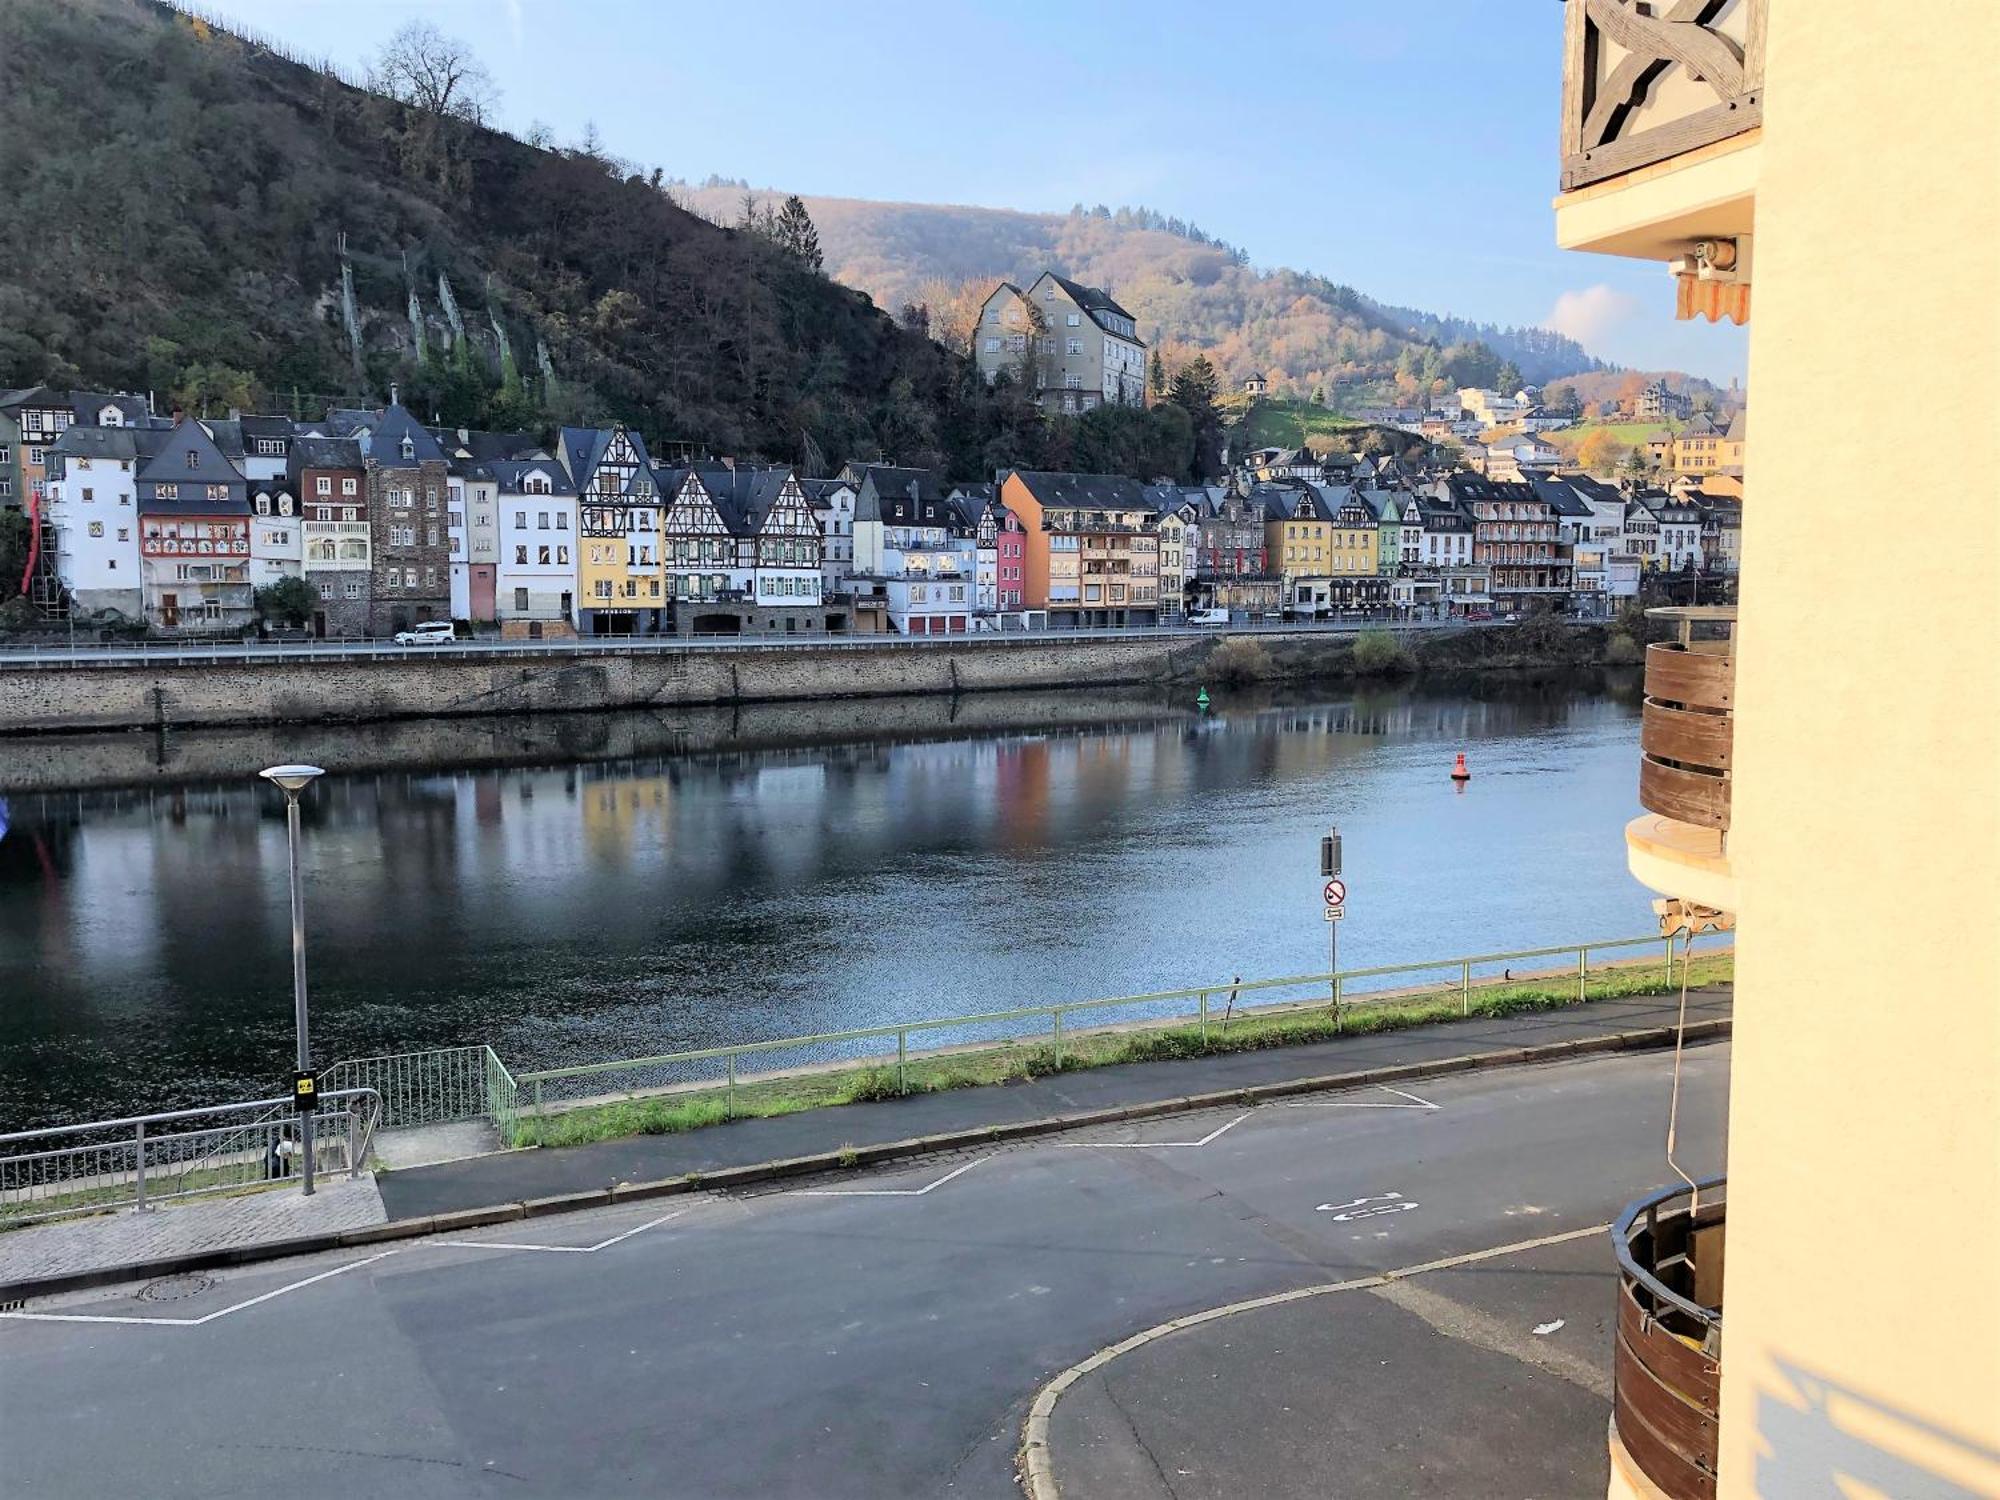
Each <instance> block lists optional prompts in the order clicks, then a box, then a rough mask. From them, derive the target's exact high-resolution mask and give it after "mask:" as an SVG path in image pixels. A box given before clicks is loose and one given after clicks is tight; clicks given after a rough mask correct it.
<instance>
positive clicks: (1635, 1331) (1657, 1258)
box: [1611, 1180, 1726, 1500]
mask: <svg viewBox="0 0 2000 1500" xmlns="http://www.w3.org/2000/svg"><path fill="white" fill-rule="evenodd" d="M1725 1213H1726V1204H1725V1202H1724V1197H1723V1184H1722V1183H1721V1181H1720V1180H1717V1181H1713V1182H1705V1183H1703V1184H1702V1185H1701V1186H1700V1188H1699V1189H1691V1188H1688V1187H1685V1186H1681V1187H1673V1188H1669V1189H1667V1190H1666V1191H1665V1192H1660V1193H1654V1194H1652V1195H1651V1196H1649V1197H1645V1198H1641V1199H1640V1200H1639V1201H1638V1202H1637V1203H1634V1204H1632V1205H1631V1206H1630V1207H1628V1208H1627V1209H1626V1210H1625V1212H1624V1213H1623V1214H1621V1215H1620V1216H1619V1219H1618V1223H1617V1224H1616V1225H1615V1226H1614V1227H1613V1229H1612V1231H1611V1245H1612V1251H1613V1253H1614V1254H1615V1255H1616V1257H1617V1260H1618V1337H1617V1343H1616V1346H1615V1348H1614V1351H1613V1357H1612V1381H1613V1395H1612V1407H1611V1422H1612V1431H1613V1433H1614V1437H1615V1442H1616V1443H1617V1445H1618V1446H1620V1447H1622V1448H1623V1449H1624V1450H1625V1453H1626V1454H1627V1455H1628V1456H1629V1457H1630V1459H1631V1461H1632V1462H1633V1463H1634V1464H1636V1465H1638V1467H1639V1468H1640V1469H1641V1470H1642V1471H1643V1472H1644V1473H1645V1476H1646V1477H1647V1478H1648V1479H1650V1480H1651V1481H1652V1482H1653V1483H1654V1485H1656V1486H1657V1487H1658V1488H1659V1489H1660V1491H1661V1492H1662V1493H1664V1494H1666V1495H1668V1496H1670V1497H1671V1500H1712V1497H1713V1496H1714V1494H1715V1476H1716V1457H1717V1443H1716V1435H1717V1430H1718V1423H1719V1419H1720V1412H1721V1394H1722V1280H1723V1234H1724V1225H1725Z"/></svg>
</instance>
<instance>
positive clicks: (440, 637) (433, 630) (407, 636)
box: [396, 620, 458, 646]
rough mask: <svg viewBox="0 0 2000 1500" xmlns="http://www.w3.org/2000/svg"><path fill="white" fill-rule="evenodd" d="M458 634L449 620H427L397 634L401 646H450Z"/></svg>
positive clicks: (397, 641)
mask: <svg viewBox="0 0 2000 1500" xmlns="http://www.w3.org/2000/svg"><path fill="white" fill-rule="evenodd" d="M457 635H458V632H457V631H456V630H454V629H453V628H452V623H451V621H449V620H426V621H424V622H423V623H422V624H421V625H418V626H415V627H413V628H412V629H409V630H399V631H397V632H396V644H397V645H399V646H449V645H450V644H451V643H452V641H453V640H455V639H456V638H457Z"/></svg>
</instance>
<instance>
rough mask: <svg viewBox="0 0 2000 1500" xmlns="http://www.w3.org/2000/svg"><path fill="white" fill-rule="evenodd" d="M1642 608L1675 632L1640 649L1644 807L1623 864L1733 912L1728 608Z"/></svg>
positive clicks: (1683, 896)
mask: <svg viewBox="0 0 2000 1500" xmlns="http://www.w3.org/2000/svg"><path fill="white" fill-rule="evenodd" d="M1649 614H1650V615H1651V616H1652V617H1653V618H1654V619H1661V620H1666V621H1669V622H1671V623H1672V624H1674V625H1675V626H1676V627H1677V628H1678V639H1676V640H1673V641H1669V642H1666V643H1663V644H1660V645H1654V646H1649V647H1647V648H1646V701H1645V707H1644V710H1643V712H1642V717H1641V719H1640V724H1639V805H1640V806H1641V807H1643V808H1645V809H1646V811H1647V814H1648V815H1647V816H1645V817H1640V818H1635V819H1634V820H1633V821H1632V822H1631V823H1629V824H1627V825H1626V828H1625V854H1626V863H1627V866H1628V867H1629V868H1630V869H1631V871H1632V874H1633V875H1634V876H1635V877H1636V878H1637V879H1638V880H1639V882H1640V883H1641V884H1643V885H1646V886H1649V887H1651V888H1652V889H1653V890H1655V891H1658V892H1659V893H1660V894H1661V895H1663V896H1667V897H1671V898H1678V899H1680V900H1682V901H1685V902H1692V903H1694V904H1695V905H1698V906H1705V907H1710V908H1713V909H1714V910H1716V911H1724V912H1733V911H1735V910H1736V881H1735V876H1734V873H1733V871H1732V870H1731V868H1730V864H1729V813H1730V802H1731V792H1732V790H1733V777H1734V774H1735V753H1734V738H1735V701H1736V640H1735V636H1736V611H1735V610H1734V609H1733V608H1721V607H1716V606H1706V607H1700V608H1689V609H1655V610H1651V611H1649Z"/></svg>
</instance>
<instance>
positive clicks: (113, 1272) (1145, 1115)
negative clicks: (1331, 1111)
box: [0, 1017, 1732, 1493]
mask: <svg viewBox="0 0 2000 1500" xmlns="http://www.w3.org/2000/svg"><path fill="white" fill-rule="evenodd" d="M1731 1019H1732V1018H1730V1017H1717V1018H1714V1019H1711V1020H1706V1021H1695V1022H1691V1023H1690V1024H1689V1025H1688V1027H1687V1029H1686V1030H1685V1031H1684V1032H1683V1033H1682V1034H1681V1035H1682V1040H1683V1041H1684V1042H1689V1043H1694V1042H1706V1041H1711V1040H1714V1039H1715V1038H1718V1037H1725V1036H1728V1035H1729V1032H1730V1024H1731ZM1674 1034H1675V1028H1673V1027H1672V1026H1652V1027H1648V1028H1646V1029H1645V1030H1642V1031H1614V1032H1607V1033H1605V1034H1604V1035H1602V1036H1591V1037H1578V1038H1576V1039H1573V1040H1571V1041H1566V1042H1545V1043H1542V1044H1540V1045H1538V1046H1533V1047H1506V1048H1500V1049H1497V1050H1495V1051H1492V1052H1468V1053H1463V1054H1460V1055H1459V1056H1456V1057H1440V1058H1434V1059H1432V1060H1431V1061H1429V1062H1415V1063H1398V1064H1396V1065H1394V1066H1391V1067H1384V1068H1361V1069H1356V1070H1354V1071H1352V1072H1347V1073H1326V1074H1320V1075H1318V1076H1315V1077H1312V1078H1288V1079H1286V1080H1284V1081H1283V1082H1280V1083H1260V1084H1251V1085H1248V1086H1246V1087H1243V1088H1235V1089H1220V1090H1217V1091H1215V1092H1212V1093H1206V1094H1186V1095H1182V1096H1180V1097H1178V1098H1171V1099H1151V1100H1147V1101H1145V1102H1144V1103H1140V1104H1122V1105H1115V1106H1112V1107H1109V1108H1105V1109H1091V1110H1080V1111H1078V1112H1076V1113H1074V1114H1066V1115H1047V1116H1044V1117H1043V1118H1041V1119H1039V1120H1015V1121H1010V1122H1008V1123H1005V1124H999V1125H981V1126H977V1127H973V1128H970V1129H966V1130H957V1131H949V1132H946V1133H944V1134H941V1135H919V1136H912V1137H910V1138H909V1139H907V1140H901V1141H885V1142H882V1143H881V1144H879V1145H874V1146H859V1147H853V1148H848V1149H843V1150H839V1151H821V1152H817V1153H815V1154H814V1155H811V1156H792V1157H783V1158H779V1159H777V1160H774V1161H762V1162H752V1163H750V1164H749V1165H747V1166H741V1167H722V1168H718V1169H717V1170H715V1171H712V1172H689V1173H687V1174H686V1175H685V1176H681V1177H665V1178H661V1179H658V1180H657V1181H653V1182H620V1183H614V1184H612V1185H611V1186H609V1187H601V1188H590V1189H587V1190H585V1191H583V1192H577V1193H558V1194H556V1195H554V1196H553V1197H547V1198H525V1199H522V1200H520V1201H518V1202H513V1203H498V1204H494V1205H493V1206H491V1207H488V1208H468V1209H459V1210H457V1211H455V1212H451V1213H441V1214H427V1215H424V1216H422V1217H419V1218H413V1219H392V1220H390V1221H389V1222H388V1223H386V1224H370V1225H367V1226H366V1227H364V1228H360V1229H344V1230H340V1231H337V1232H335V1233H329V1234H310V1235H300V1236H297V1237H295V1238H293V1239H288V1240H267V1241H265V1242H264V1243H263V1244H258V1245H232V1246H229V1247H227V1248H225V1249H217V1250H197V1251H192V1252H189V1253H187V1254H184V1255H170V1256H163V1257H161V1258H159V1259H157V1260H149V1261H135V1262H132V1263H129V1264H126V1265H119V1266H97V1267H93V1268H92V1269H90V1270H87V1271H70V1272H65V1273H64V1274H62V1275H60V1276H43V1277H36V1278H31V1279H29V1280H25V1281H12V1282H4V1283H0V1305H6V1304H9V1303H18V1302H24V1301H28V1300H30V1299H33V1298H38V1297H54V1296H60V1295H62V1294H63V1293H66V1292H85V1291H92V1290H95V1289H96V1288H99V1287H107V1286H116V1285H118V1284H119V1283H121V1282H127V1281H151V1280H154V1279H155V1278H157V1277H161V1276H177V1275H181V1274H183V1273H185V1272H189V1271H213V1270H218V1269H225V1268H229V1267H234V1266H248V1265H255V1264H258V1263H259V1262H262V1261H268V1260H286V1259H290V1258H291V1257H293V1256H299V1255H321V1254H324V1253H325V1252H326V1251H329V1250H344V1249H349V1248H351V1247H354V1246H358V1245H380V1244H386V1243H389V1242H392V1241H396V1240H413V1239H422V1238H424V1237H425V1236H428V1235H432V1234H446V1233H456V1232H457V1231H459V1230H464V1229H478V1228H483V1227H485V1226H487V1225H490V1224H504V1223H509V1222H511V1221H513V1220H517V1219H538V1218H543V1217H545V1216H548V1215H551V1214H565V1213H576V1212H580V1211H582V1210H584V1209H591V1208H609V1207H611V1206H612V1205H614V1204H619V1203H632V1202H638V1201H642V1200H645V1199H649V1198H670V1197H677V1196H680V1195H683V1194H687V1193H698V1192H705V1191H709V1190H711V1189H717V1188H720V1189H725V1190H726V1189H729V1188H740V1187H753V1186H756V1185H757V1184H760V1183H766V1182H781V1181H784V1180H786V1179H788V1178H793V1177H809V1176H813V1175H815V1174H818V1173H822V1172H838V1171H845V1170H852V1169H853V1168H855V1167H876V1166H886V1165H888V1164H890V1163H892V1162H899V1161H906V1160H908V1159H909V1158H911V1157H916V1156H930V1155H934V1154H937V1153H939V1152H944V1151H959V1150H963V1149H965V1148H966V1147H969V1146H989V1145H1004V1144H1006V1143H1007V1142H1010V1141H1025V1140H1034V1139H1036V1138H1038V1137H1041V1136H1045V1135H1060V1134H1062V1133H1063V1132H1065V1131H1070V1130H1080V1129H1083V1128H1084V1127H1086V1126H1091V1125H1116V1124H1122V1123H1124V1122H1127V1121H1131V1120H1152V1119H1158V1118H1161V1117H1162V1116H1166V1115H1179V1114H1192V1113H1194V1112H1196V1111H1198V1110H1204V1109H1222V1108H1228V1107H1229V1106H1231V1105H1238V1104H1245V1105H1248V1104H1262V1103H1264V1102H1266V1101H1267V1100H1273V1099H1288V1098H1291V1097H1293V1096H1294V1095H1298V1094H1319V1093H1327V1092H1330V1091H1333V1090H1337V1089H1353V1088H1367V1087H1370V1086H1372V1085H1375V1084H1388V1083H1400V1082H1407V1081H1411V1080H1415V1079H1423V1078H1442V1077H1446V1076H1448V1075H1450V1074H1453V1073H1471V1072H1484V1071H1486V1070H1488V1069H1492V1068H1504V1067H1518V1066H1522V1065H1525V1064H1532V1063H1544V1062H1561V1061H1564V1060H1566V1059H1568V1058H1572V1057H1581V1056H1586V1055H1589V1054H1592V1053H1599V1052H1644V1051H1651V1050H1655V1049H1657V1048H1660V1047H1668V1046H1672V1045H1673V1042H1674ZM1051 1493H1052V1491H1051Z"/></svg>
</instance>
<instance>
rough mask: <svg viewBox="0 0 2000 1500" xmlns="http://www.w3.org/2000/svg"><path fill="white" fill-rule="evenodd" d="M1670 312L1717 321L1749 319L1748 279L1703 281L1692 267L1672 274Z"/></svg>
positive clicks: (1742, 320) (1684, 317)
mask: <svg viewBox="0 0 2000 1500" xmlns="http://www.w3.org/2000/svg"><path fill="white" fill-rule="evenodd" d="M1674 316H1675V317H1676V318H1682V319H1686V318H1706V319H1708V321H1709V322H1711V323H1720V322H1721V321H1722V320H1723V319H1724V318H1727V319H1729V321H1730V322H1732V323H1738V324H1741V323H1747V322H1749V321H1750V283H1749V282H1747V281H1703V280H1702V279H1701V278H1700V277H1699V276H1697V275H1695V274H1694V273H1693V272H1692V271H1683V272H1681V273H1680V274H1679V275H1677V276H1675V277H1674Z"/></svg>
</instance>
